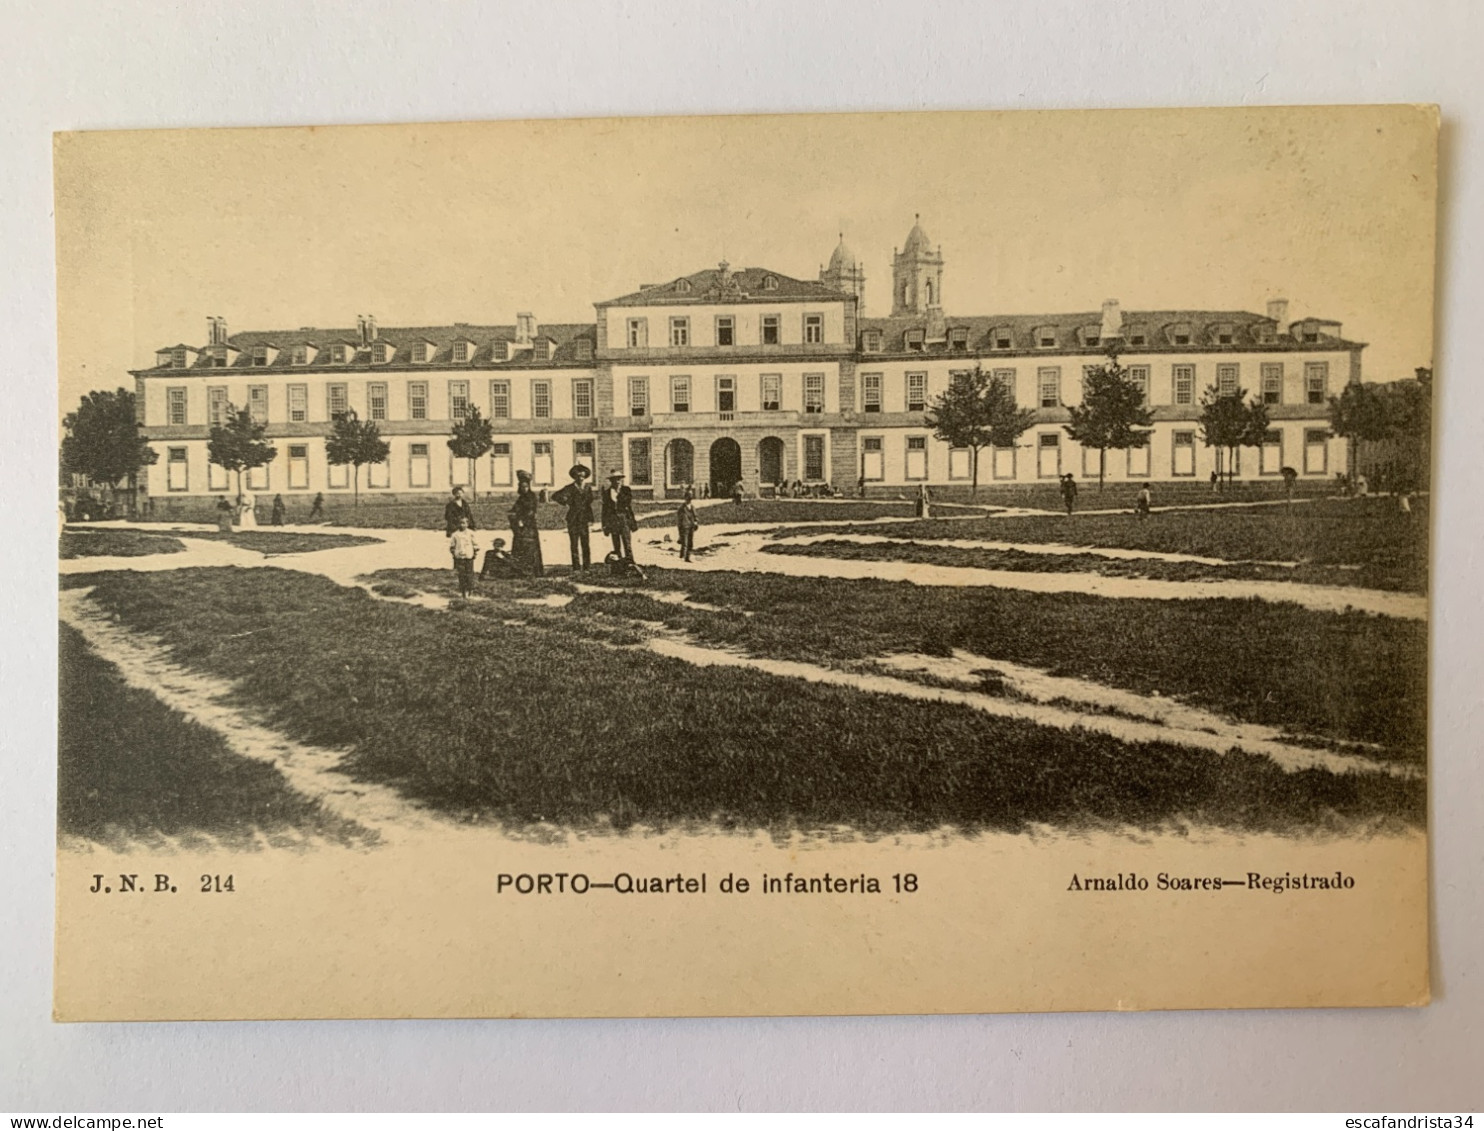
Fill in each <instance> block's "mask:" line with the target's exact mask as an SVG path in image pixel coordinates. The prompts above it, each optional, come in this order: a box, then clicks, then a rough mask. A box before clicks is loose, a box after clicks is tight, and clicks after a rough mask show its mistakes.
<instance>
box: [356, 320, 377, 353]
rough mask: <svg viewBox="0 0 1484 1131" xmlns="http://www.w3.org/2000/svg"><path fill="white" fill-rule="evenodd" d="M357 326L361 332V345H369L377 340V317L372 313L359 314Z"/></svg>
mask: <svg viewBox="0 0 1484 1131" xmlns="http://www.w3.org/2000/svg"><path fill="white" fill-rule="evenodd" d="M356 328H357V329H358V330H360V332H361V345H363V346H369V345H370V344H371V343H372V342H374V341H375V340H376V317H375V315H372V314H357V315H356Z"/></svg>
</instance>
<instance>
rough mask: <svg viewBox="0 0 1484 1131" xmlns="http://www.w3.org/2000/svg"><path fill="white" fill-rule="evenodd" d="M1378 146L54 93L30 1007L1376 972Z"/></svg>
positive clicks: (465, 1004) (1392, 410) (1033, 126)
mask: <svg viewBox="0 0 1484 1131" xmlns="http://www.w3.org/2000/svg"><path fill="white" fill-rule="evenodd" d="M1437 145H1438V112H1437V110H1436V108H1435V107H1431V106H1357V107H1313V108H1302V107H1299V108H1243V109H1225V110H1223V109H1210V110H1141V111H1086V112H1030V111H1026V112H997V113H989V112H976V113H892V114H830V115H804V114H800V115H771V116H768V115H764V116H752V117H717V118H680V117H677V118H612V119H587V120H567V121H540V122H487V123H448V124H434V125H401V126H365V127H351V126H341V127H325V128H315V129H309V128H302V129H301V128H282V129H234V130H225V129H223V130H148V131H123V130H120V131H103V132H81V133H60V134H58V135H57V136H56V139H55V154H54V156H55V180H56V225H57V261H58V270H57V275H58V278H57V282H58V320H59V361H60V368H59V374H58V390H59V409H60V413H61V421H60V430H59V445H60V446H59V453H58V460H59V479H58V487H57V516H56V522H57V526H58V532H59V546H60V551H59V561H60V597H59V614H60V624H59V628H58V631H59V633H60V643H59V648H60V653H59V655H60V661H59V673H58V676H59V688H58V704H59V710H58V720H57V721H58V731H59V745H58V764H57V783H58V787H57V788H58V794H57V829H58V845H57V853H58V859H57V941H56V946H57V967H56V984H55V1010H56V1016H57V1017H58V1018H59V1019H61V1020H106V1019H186V1018H190V1019H198V1018H245V1017H260V1018H273V1017H387V1016H396V1017H410V1016H424V1017H452V1016H635V1015H640V1016H653V1015H717V1014H801V1013H802V1014H810V1013H825V1014H832V1013H871V1012H905V1013H935V1012H977V1011H1001V1010H1004V1011H1024V1010H1087V1009H1149V1008H1228V1007H1276V1006H1336V1005H1421V1004H1425V1003H1426V1002H1427V1000H1428V997H1429V974H1428V971H1429V963H1428V949H1429V931H1428V912H1427V908H1428V889H1427V861H1428V839H1427V836H1428V828H1427V825H1428V820H1427V812H1428V803H1427V798H1428V770H1429V762H1428V689H1429V671H1428V633H1429V589H1430V585H1429V578H1430V573H1429V561H1430V559H1429V546H1430V539H1429V530H1430V527H1431V512H1432V507H1431V499H1432V487H1433V483H1432V466H1433V446H1432V433H1433V417H1434V411H1433V403H1434V393H1433V388H1434V384H1433V383H1434V359H1433V338H1432V335H1433V276H1434V266H1435V261H1434V243H1435V232H1436V227H1437V215H1436V199H1437ZM163 971H175V972H176V974H175V975H174V976H171V977H160V976H159V975H160V974H161V973H162V972H163Z"/></svg>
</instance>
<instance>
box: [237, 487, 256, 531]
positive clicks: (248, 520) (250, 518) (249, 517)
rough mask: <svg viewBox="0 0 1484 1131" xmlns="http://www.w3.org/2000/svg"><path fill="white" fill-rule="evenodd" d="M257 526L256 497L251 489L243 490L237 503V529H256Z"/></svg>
mask: <svg viewBox="0 0 1484 1131" xmlns="http://www.w3.org/2000/svg"><path fill="white" fill-rule="evenodd" d="M257 527H258V498H257V496H256V495H254V494H253V493H252V492H251V491H243V492H242V498H241V501H240V502H239V503H238V504H237V529H238V530H256V529H257Z"/></svg>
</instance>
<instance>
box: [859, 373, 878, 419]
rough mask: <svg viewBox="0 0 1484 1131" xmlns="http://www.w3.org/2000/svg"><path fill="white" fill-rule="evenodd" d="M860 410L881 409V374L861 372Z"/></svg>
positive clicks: (871, 410) (872, 410)
mask: <svg viewBox="0 0 1484 1131" xmlns="http://www.w3.org/2000/svg"><path fill="white" fill-rule="evenodd" d="M861 411H862V412H880V411H881V374H879V373H862V374H861Z"/></svg>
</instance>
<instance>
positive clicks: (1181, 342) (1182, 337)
mask: <svg viewBox="0 0 1484 1131" xmlns="http://www.w3.org/2000/svg"><path fill="white" fill-rule="evenodd" d="M1175 344H1176V345H1177V346H1188V345H1190V335H1189V334H1176V335H1175Z"/></svg>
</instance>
